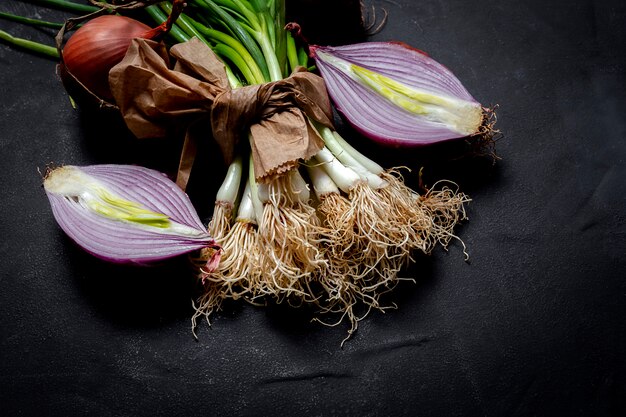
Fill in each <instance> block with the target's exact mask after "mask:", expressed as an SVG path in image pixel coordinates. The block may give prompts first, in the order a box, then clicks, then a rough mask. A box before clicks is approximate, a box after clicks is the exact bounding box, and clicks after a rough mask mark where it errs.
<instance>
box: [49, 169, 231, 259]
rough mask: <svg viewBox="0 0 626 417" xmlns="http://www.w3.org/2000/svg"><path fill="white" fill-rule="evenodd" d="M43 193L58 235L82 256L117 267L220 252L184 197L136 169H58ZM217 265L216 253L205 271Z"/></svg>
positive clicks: (165, 182) (150, 173) (151, 172)
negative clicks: (210, 250)
mask: <svg viewBox="0 0 626 417" xmlns="http://www.w3.org/2000/svg"><path fill="white" fill-rule="evenodd" d="M44 189H45V191H46V194H47V196H48V199H49V201H50V205H51V208H52V213H53V214H54V217H55V219H56V221H57V223H58V224H59V226H60V227H61V228H62V229H63V231H64V232H65V233H66V234H67V235H68V236H69V237H70V238H71V239H72V240H74V241H75V242H76V243H77V244H78V245H79V246H81V247H82V248H83V249H85V250H86V251H87V252H89V253H91V254H93V255H94V256H97V257H99V258H101V259H104V260H107V261H111V262H116V263H138V264H143V263H148V262H152V261H158V260H162V259H166V258H171V257H174V256H177V255H180V254H183V253H187V252H191V251H193V250H196V249H201V248H205V247H209V248H214V249H219V247H218V245H217V244H216V243H215V240H214V239H213V238H212V237H211V236H209V234H208V232H207V230H206V227H205V226H204V225H203V224H202V222H201V221H200V219H199V217H198V215H197V213H196V211H195V209H194V207H193V206H192V204H191V202H190V200H189V198H188V197H187V195H186V194H185V193H184V192H183V191H182V190H181V189H180V188H178V186H177V185H176V184H174V183H173V182H172V181H171V180H169V179H168V178H167V177H166V176H165V175H163V174H161V173H159V172H157V171H154V170H151V169H148V168H144V167H139V166H130V165H92V166H85V167H77V166H71V165H67V166H62V167H60V168H56V169H53V170H51V171H50V172H49V173H48V174H47V175H46V178H45V180H44ZM217 262H219V250H218V251H217V252H216V255H215V256H214V258H212V259H211V260H210V261H209V263H210V266H209V269H210V267H211V266H214V265H216V264H217Z"/></svg>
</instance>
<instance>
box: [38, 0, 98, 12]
mask: <svg viewBox="0 0 626 417" xmlns="http://www.w3.org/2000/svg"><path fill="white" fill-rule="evenodd" d="M31 1H32V2H33V3H39V4H42V5H44V6H47V7H52V8H55V9H61V10H66V11H70V12H76V13H93V12H96V11H98V10H100V8H98V7H96V6H92V5H89V4H80V3H74V2H72V1H68V0H31Z"/></svg>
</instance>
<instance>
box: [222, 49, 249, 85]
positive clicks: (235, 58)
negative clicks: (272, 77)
mask: <svg viewBox="0 0 626 417" xmlns="http://www.w3.org/2000/svg"><path fill="white" fill-rule="evenodd" d="M212 49H213V51H215V53H216V54H217V55H219V56H221V57H222V58H225V59H228V60H229V61H230V62H232V63H233V64H234V65H235V66H236V67H237V69H238V70H239V71H240V72H241V75H243V77H244V78H245V79H246V81H247V82H248V83H249V84H255V83H256V80H255V78H254V75H253V74H252V71H250V68H249V67H248V64H247V62H246V61H245V60H244V59H243V58H242V57H241V55H239V53H238V52H237V51H236V50H234V49H233V48H231V47H230V46H228V45H226V44H223V43H218V44H217V45H214V46H213V48H212Z"/></svg>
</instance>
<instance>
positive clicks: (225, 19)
mask: <svg viewBox="0 0 626 417" xmlns="http://www.w3.org/2000/svg"><path fill="white" fill-rule="evenodd" d="M194 3H195V4H196V5H198V6H200V7H202V8H203V9H205V10H207V11H208V12H209V14H210V15H211V18H213V19H217V20H218V21H219V22H220V23H221V25H223V26H224V27H225V28H227V29H228V30H230V31H231V32H232V33H233V34H234V36H235V37H236V38H237V39H239V41H240V42H241V43H242V44H243V45H244V47H245V48H246V49H247V50H248V52H250V55H252V57H253V58H254V61H255V62H256V63H257V65H258V66H259V68H260V69H261V72H262V73H263V78H264V80H266V81H267V80H269V79H270V72H269V69H268V65H267V62H266V60H265V57H264V55H263V52H261V50H260V49H259V46H258V45H257V43H256V42H255V40H254V39H253V38H252V37H251V36H250V34H249V33H248V31H247V30H246V29H245V28H244V27H243V25H242V24H241V22H239V21H238V20H237V19H235V18H234V17H233V16H231V15H230V14H229V13H228V12H227V11H226V10H224V9H223V8H222V7H220V6H218V5H217V4H215V2H213V1H212V0H194Z"/></svg>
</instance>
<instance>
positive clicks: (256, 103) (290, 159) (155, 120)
mask: <svg viewBox="0 0 626 417" xmlns="http://www.w3.org/2000/svg"><path fill="white" fill-rule="evenodd" d="M172 62H174V65H172ZM109 83H110V85H111V91H112V93H113V97H114V98H115V102H116V103H117V105H118V106H119V108H120V111H121V113H122V115H123V117H124V119H125V121H126V125H127V126H128V128H129V129H130V130H131V131H132V132H133V134H134V135H135V136H137V137H139V138H148V137H167V136H170V135H180V134H184V135H185V143H184V146H183V154H182V155H181V161H180V168H179V175H178V181H177V182H178V184H179V185H180V186H181V187H182V188H183V189H184V188H185V186H186V183H187V180H188V177H189V173H190V171H191V165H192V164H193V159H194V157H195V152H196V144H197V143H198V142H197V141H198V140H203V139H206V136H208V135H210V134H211V133H212V135H213V137H214V138H215V140H216V141H217V143H218V144H219V146H220V148H221V150H222V153H223V155H224V159H225V161H226V162H227V163H230V161H232V159H233V157H234V155H235V152H236V149H237V147H238V145H239V144H240V142H241V140H242V138H248V137H249V140H250V148H251V150H252V157H253V160H254V169H255V176H256V178H257V181H259V182H263V181H267V180H268V179H270V178H272V177H273V176H275V175H279V174H281V173H283V172H285V171H287V170H289V169H291V168H293V167H294V166H295V165H296V164H297V162H298V160H300V159H308V158H310V157H311V156H313V155H315V153H317V152H318V151H319V150H320V149H322V147H323V146H324V143H323V140H322V138H320V137H319V135H318V133H317V131H316V130H315V129H314V128H313V127H312V126H311V125H310V122H309V119H311V120H314V121H316V122H319V123H321V124H323V125H325V126H329V127H330V126H331V125H332V122H331V120H332V113H331V106H330V100H329V98H328V94H327V92H326V87H325V85H324V81H323V80H322V79H321V78H320V77H318V76H317V75H315V74H312V73H310V72H306V71H305V70H304V69H302V70H299V71H296V72H294V73H293V74H291V76H289V77H288V78H285V79H283V80H280V81H275V82H271V83H266V84H260V85H251V86H245V87H241V88H236V89H231V88H230V85H229V83H228V78H227V76H226V71H225V69H224V65H223V64H222V62H221V61H220V60H219V58H218V57H217V56H216V55H215V53H213V51H212V50H211V49H210V48H209V47H208V46H207V45H206V44H204V43H203V42H202V41H200V40H198V39H196V38H193V39H191V40H190V41H188V42H185V43H181V44H177V45H175V46H173V47H172V48H171V49H170V51H169V54H168V53H167V50H166V49H165V46H163V44H160V43H157V42H153V41H149V40H145V39H135V40H133V42H132V44H131V46H130V48H129V49H128V52H127V54H126V56H125V58H124V59H123V60H122V62H120V63H119V64H118V65H116V66H115V67H114V68H113V69H112V70H111V71H110V73H109ZM207 119H209V120H210V126H211V130H212V132H205V133H204V134H203V132H200V131H199V130H200V129H197V128H194V126H198V125H199V124H200V122H201V121H206V120H207ZM199 136H204V138H203V137H199Z"/></svg>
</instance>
